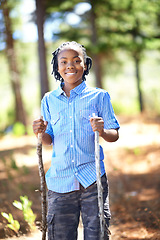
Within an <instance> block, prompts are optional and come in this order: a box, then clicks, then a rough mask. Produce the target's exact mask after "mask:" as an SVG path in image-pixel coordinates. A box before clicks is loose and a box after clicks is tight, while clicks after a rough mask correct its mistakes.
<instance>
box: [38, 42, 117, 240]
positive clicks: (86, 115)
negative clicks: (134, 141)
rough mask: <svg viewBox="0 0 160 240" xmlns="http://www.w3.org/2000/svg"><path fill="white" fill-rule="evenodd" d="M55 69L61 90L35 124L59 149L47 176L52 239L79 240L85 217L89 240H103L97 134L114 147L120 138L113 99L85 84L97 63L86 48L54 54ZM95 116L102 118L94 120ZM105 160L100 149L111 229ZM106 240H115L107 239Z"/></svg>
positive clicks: (70, 45) (72, 45)
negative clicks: (97, 168)
mask: <svg viewBox="0 0 160 240" xmlns="http://www.w3.org/2000/svg"><path fill="white" fill-rule="evenodd" d="M52 64H53V72H52V73H54V76H55V78H56V80H60V81H61V85H60V87H59V88H58V89H56V90H54V91H52V92H49V93H46V94H45V96H44V98H43V99H42V104H41V110H42V115H43V118H44V121H43V120H41V119H38V120H36V121H34V122H33V131H34V133H35V135H36V136H38V133H42V143H43V144H53V154H52V162H51V167H50V169H49V170H48V172H47V173H46V183H47V187H48V215H47V222H48V239H49V240H53V239H56V240H76V239H77V228H78V224H79V217H80V213H81V216H82V221H83V227H84V239H85V240H99V236H100V224H99V216H98V214H99V210H98V199H97V186H96V168H95V155H94V132H95V131H98V132H99V135H100V136H101V137H102V138H103V139H105V140H106V141H108V142H114V141H116V140H117V139H118V137H119V135H118V129H119V124H118V122H117V120H116V118H115V115H114V112H113V108H112V105H111V103H110V97H109V94H108V93H107V92H106V91H104V90H102V89H96V88H90V87H87V86H86V84H85V80H86V79H85V76H86V75H87V74H88V73H89V70H90V68H91V66H92V60H91V58H90V57H88V56H87V54H86V50H85V48H84V47H83V46H82V45H80V44H78V43H76V42H67V43H64V44H62V45H61V46H60V47H59V48H58V49H57V50H56V51H55V52H53V60H52ZM93 113H94V114H95V115H96V116H97V117H94V118H93V117H92V116H93ZM103 159H104V155H103V149H102V147H101V146H100V166H101V177H102V178H101V181H102V186H103V200H104V217H105V220H106V224H107V225H108V226H109V220H110V217H111V216H110V210H109V200H108V181H107V177H106V174H105V168H104V163H103ZM105 239H109V236H107V234H105Z"/></svg>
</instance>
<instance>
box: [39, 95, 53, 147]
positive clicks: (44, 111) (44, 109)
mask: <svg viewBox="0 0 160 240" xmlns="http://www.w3.org/2000/svg"><path fill="white" fill-rule="evenodd" d="M41 115H42V116H43V119H44V121H47V122H48V125H47V129H46V133H47V134H49V135H50V136H51V138H52V143H53V140H54V135H53V129H52V125H51V114H50V110H49V103H48V96H47V95H45V96H44V98H43V99H42V101H41Z"/></svg>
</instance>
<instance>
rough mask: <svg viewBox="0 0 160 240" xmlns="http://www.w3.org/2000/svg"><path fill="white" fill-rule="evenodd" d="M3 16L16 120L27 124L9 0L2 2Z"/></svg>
mask: <svg viewBox="0 0 160 240" xmlns="http://www.w3.org/2000/svg"><path fill="white" fill-rule="evenodd" d="M2 3H3V4H2V9H3V17H4V24H5V34H6V52H7V59H8V64H9V71H10V76H11V86H12V90H13V93H14V98H15V112H16V119H15V120H16V121H18V122H21V123H23V124H24V126H26V114H25V110H24V107H23V102H22V96H21V86H20V74H19V70H18V64H17V59H16V53H15V48H14V39H13V34H12V29H11V26H12V22H11V19H10V9H9V7H8V5H7V1H6V0H4V1H3V2H2Z"/></svg>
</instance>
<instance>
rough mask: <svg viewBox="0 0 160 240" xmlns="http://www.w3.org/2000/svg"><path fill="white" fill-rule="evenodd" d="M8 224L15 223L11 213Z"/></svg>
mask: <svg viewBox="0 0 160 240" xmlns="http://www.w3.org/2000/svg"><path fill="white" fill-rule="evenodd" d="M8 222H10V223H14V219H13V216H12V214H11V213H9V218H8Z"/></svg>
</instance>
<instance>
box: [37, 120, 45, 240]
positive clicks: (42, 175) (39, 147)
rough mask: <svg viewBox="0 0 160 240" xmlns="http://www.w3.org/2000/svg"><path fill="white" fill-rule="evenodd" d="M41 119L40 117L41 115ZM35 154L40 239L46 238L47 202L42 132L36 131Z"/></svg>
mask: <svg viewBox="0 0 160 240" xmlns="http://www.w3.org/2000/svg"><path fill="white" fill-rule="evenodd" d="M41 119H42V117H41ZM37 155H38V166H39V176H40V193H41V205H42V225H41V226H42V240H46V230H47V220H46V215H47V204H46V181H45V172H44V167H43V160H42V133H38V142H37Z"/></svg>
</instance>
